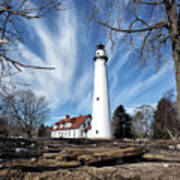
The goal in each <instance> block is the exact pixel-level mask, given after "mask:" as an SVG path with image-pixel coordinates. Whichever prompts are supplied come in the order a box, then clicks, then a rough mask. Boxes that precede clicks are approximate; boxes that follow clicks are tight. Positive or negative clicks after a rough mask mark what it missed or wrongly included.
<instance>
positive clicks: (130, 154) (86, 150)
mask: <svg viewBox="0 0 180 180" xmlns="http://www.w3.org/2000/svg"><path fill="white" fill-rule="evenodd" d="M27 149H28V151H27ZM139 149H141V151H139ZM112 152H114V154H112ZM1 179H2V180H19V179H23V180H46V179H47V180H51V179H52V180H61V179H62V180H64V179H65V180H76V179H77V180H96V179H97V180H101V179H102V180H103V179H104V180H180V140H176V141H172V140H157V141H149V140H143V141H142V140H121V141H120V140H119V141H111V142H109V141H88V140H75V141H74V140H39V139H38V140H27V139H8V140H5V139H1V140H0V180H1Z"/></svg>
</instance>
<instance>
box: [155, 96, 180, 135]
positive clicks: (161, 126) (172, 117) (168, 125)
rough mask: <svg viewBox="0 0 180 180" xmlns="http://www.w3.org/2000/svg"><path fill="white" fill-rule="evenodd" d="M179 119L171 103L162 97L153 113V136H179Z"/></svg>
mask: <svg viewBox="0 0 180 180" xmlns="http://www.w3.org/2000/svg"><path fill="white" fill-rule="evenodd" d="M179 129H180V121H179V120H178V119H177V112H176V109H175V108H174V106H173V103H172V102H171V101H170V100H168V99H166V98H164V97H163V98H162V99H161V100H160V101H159V103H158V106H157V110H156V111H155V114H154V124H153V131H154V133H153V137H154V138H176V137H178V136H180V132H179Z"/></svg>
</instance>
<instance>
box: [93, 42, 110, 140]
mask: <svg viewBox="0 0 180 180" xmlns="http://www.w3.org/2000/svg"><path fill="white" fill-rule="evenodd" d="M107 60H108V58H107V56H106V53H105V50H104V45H102V44H101V43H100V44H98V45H97V50H96V55H95V57H94V66H95V68H94V95H93V112H92V124H91V125H92V131H91V138H92V139H111V138H112V125H111V118H110V104H109V92H108V80H107V69H106V62H107Z"/></svg>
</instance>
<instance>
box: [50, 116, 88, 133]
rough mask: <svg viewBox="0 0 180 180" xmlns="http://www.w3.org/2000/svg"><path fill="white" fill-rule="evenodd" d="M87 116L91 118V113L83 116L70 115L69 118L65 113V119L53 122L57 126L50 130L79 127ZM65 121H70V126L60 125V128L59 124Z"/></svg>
mask: <svg viewBox="0 0 180 180" xmlns="http://www.w3.org/2000/svg"><path fill="white" fill-rule="evenodd" d="M87 118H91V115H84V116H82V115H80V116H78V117H71V118H70V117H69V115H66V118H65V119H61V120H60V121H58V122H56V123H55V125H56V126H57V128H55V129H54V128H53V129H52V130H66V129H77V128H79V127H80V126H81V125H82V124H83V123H84V121H85V120H86V119H87ZM65 123H72V125H71V127H62V128H61V127H60V125H61V124H63V125H64V124H65ZM87 127H88V126H87ZM87 127H86V128H87Z"/></svg>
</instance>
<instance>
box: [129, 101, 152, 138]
mask: <svg viewBox="0 0 180 180" xmlns="http://www.w3.org/2000/svg"><path fill="white" fill-rule="evenodd" d="M153 115H154V108H153V107H152V106H150V105H142V106H139V107H137V108H136V109H135V115H134V117H133V118H132V129H133V133H134V135H135V136H138V137H140V138H142V137H146V136H152V128H151V124H152V122H153Z"/></svg>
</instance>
